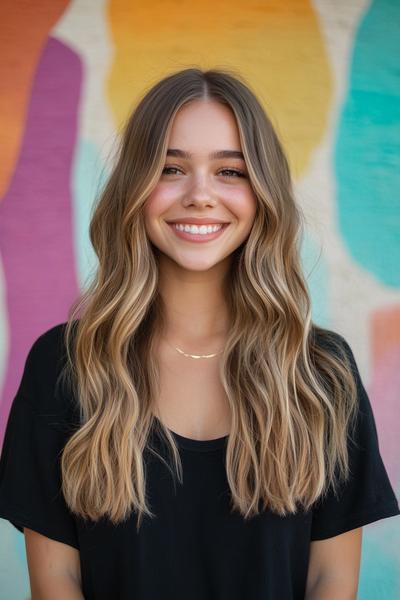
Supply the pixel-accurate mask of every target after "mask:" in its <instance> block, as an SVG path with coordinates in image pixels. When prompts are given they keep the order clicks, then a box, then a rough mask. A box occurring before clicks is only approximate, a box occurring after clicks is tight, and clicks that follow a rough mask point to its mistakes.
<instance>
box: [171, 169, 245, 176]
mask: <svg viewBox="0 0 400 600" xmlns="http://www.w3.org/2000/svg"><path fill="white" fill-rule="evenodd" d="M167 169H175V170H176V171H180V169H179V168H178V167H164V168H163V170H162V172H163V174H164V175H171V173H164V172H165V171H166V170H167ZM221 171H229V172H231V173H235V174H236V175H237V176H238V177H246V175H245V173H243V171H239V170H238V169H221ZM221 171H220V172H221ZM223 177H232V176H231V175H229V176H227V175H223Z"/></svg>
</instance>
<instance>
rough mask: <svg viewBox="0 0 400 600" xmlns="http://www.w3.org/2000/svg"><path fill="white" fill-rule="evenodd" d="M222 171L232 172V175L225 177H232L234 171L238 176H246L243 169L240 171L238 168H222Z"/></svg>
mask: <svg viewBox="0 0 400 600" xmlns="http://www.w3.org/2000/svg"><path fill="white" fill-rule="evenodd" d="M220 173H231V175H223V177H232V173H233V174H234V176H236V177H246V175H245V174H244V173H243V171H239V170H237V169H222V170H221V171H220Z"/></svg>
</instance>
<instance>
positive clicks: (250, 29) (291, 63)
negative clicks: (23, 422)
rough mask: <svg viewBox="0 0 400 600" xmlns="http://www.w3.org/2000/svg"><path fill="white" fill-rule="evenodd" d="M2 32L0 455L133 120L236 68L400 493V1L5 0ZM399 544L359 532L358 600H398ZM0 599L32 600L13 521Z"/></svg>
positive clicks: (77, 275)
mask: <svg viewBox="0 0 400 600" xmlns="http://www.w3.org/2000/svg"><path fill="white" fill-rule="evenodd" d="M0 20H1V22H2V23H3V30H4V34H3V35H2V36H1V38H0V45H1V59H0V69H1V73H0V81H1V82H2V86H3V88H4V90H3V91H4V93H3V94H2V95H0V108H1V110H0V120H1V126H0V131H1V132H2V136H3V141H2V144H1V152H2V160H1V161H0V190H1V203H0V252H1V263H0V264H1V268H2V272H1V273H2V277H1V278H0V286H1V292H2V293H1V295H0V298H1V301H0V323H1V332H2V333H1V336H0V444H1V439H2V437H3V433H4V427H5V423H6V419H7V415H8V412H9V409H10V404H11V401H12V399H13V396H14V394H15V392H16V389H17V386H18V383H19V380H20V377H21V374H22V368H23V364H24V360H25V357H26V354H27V351H28V349H29V347H30V345H31V343H32V341H33V340H34V338H36V337H37V336H38V335H39V334H40V333H42V332H43V331H44V330H46V329H48V328H50V327H51V326H52V325H55V324H57V323H60V322H62V321H64V320H65V319H66V316H67V311H68V308H69V306H70V304H71V303H72V301H73V300H74V299H75V298H76V296H77V294H78V292H79V289H80V288H81V286H83V284H84V282H85V280H86V278H87V277H88V275H89V273H90V271H91V270H92V269H93V268H94V266H95V257H94V254H93V251H92V248H91V246H90V243H89V239H88V224H89V214H90V209H91V206H92V203H93V200H94V198H95V196H96V193H97V190H98V189H99V187H100V185H101V183H102V181H103V180H104V177H106V176H107V169H108V167H109V164H110V163H109V162H108V159H109V157H110V156H111V155H112V151H113V148H114V147H115V146H114V145H115V142H116V139H117V136H118V131H119V129H120V127H121V125H122V123H123V121H124V119H125V117H126V116H127V113H128V111H129V110H130V109H131V108H132V107H133V105H134V104H135V102H136V101H137V99H138V97H139V95H141V94H142V93H143V92H144V91H145V89H146V88H148V87H149V86H151V85H152V84H153V83H154V82H155V81H156V80H157V79H159V78H160V77H162V76H164V75H166V74H167V73H168V72H172V71H176V70H178V69H180V68H184V67H187V66H200V67H222V68H224V67H228V68H231V69H235V70H237V71H238V72H239V73H241V74H242V75H243V76H244V77H245V78H246V79H247V81H248V82H249V83H250V84H251V86H252V87H253V89H254V90H255V91H256V93H257V94H258V96H259V97H260V98H261V99H262V101H263V103H264V106H265V108H266V110H267V111H268V112H269V114H270V116H271V118H272V120H273V122H274V123H275V125H276V127H277V129H278V131H279V134H280V136H281V138H282V141H283V143H284V145H285V147H286V150H287V152H288V155H289V160H290V164H291V167H292V171H293V176H294V181H295V189H296V194H297V198H298V201H299V203H300V204H301V206H302V208H303V210H304V213H305V216H306V220H307V230H306V232H305V238H304V244H303V248H302V259H303V264H304V268H305V272H306V274H307V276H308V281H309V286H310V289H311V292H312V298H313V315H314V320H315V321H316V322H317V323H319V324H321V325H323V326H327V327H330V328H332V329H335V330H336V331H338V332H339V333H342V334H343V335H344V336H345V337H346V339H347V340H348V341H349V343H350V345H351V346H352V348H353V350H354V353H355V356H356V358H357V362H358V364H359V367H360V371H361V374H362V378H363V380H364V383H365V386H366V388H367V391H368V393H369V396H370V399H371V403H372V405H373V409H374V413H375V417H376V422H377V429H378V435H379V440H380V449H381V454H382V456H383V459H384V462H385V465H386V466H387V470H388V474H389V477H390V479H391V482H392V484H393V487H394V488H395V491H396V493H397V495H399V492H400V460H399V455H400V453H399V445H398V441H397V440H398V439H399V437H400V436H399V433H400V431H399V429H400V419H399V401H400V391H399V390H400V368H399V366H400V204H399V199H398V195H399V187H400V186H399V183H400V181H399V179H400V168H399V166H400V165H399V162H400V148H399V146H400V97H399V96H400V72H399V69H398V58H397V57H398V55H399V40H400V3H399V2H397V0H373V1H372V2H367V0H352V1H351V2H348V0H335V2H331V1H328V0H314V1H313V2H310V1H309V0H286V1H285V2H280V1H278V0H259V1H258V2H244V1H242V2H241V1H239V0H212V1H211V0H202V1H201V2H193V1H189V0H180V1H179V2H178V1H177V0H151V1H150V2H144V1H140V0H138V1H136V2H132V1H131V0H108V1H106V0H75V1H68V0H37V1H35V2H22V1H21V0H3V2H2V3H1V5H0ZM4 24H5V27H4ZM399 533H400V521H399V520H398V519H394V520H393V519H392V520H390V521H389V520H383V521H380V522H377V523H373V524H371V525H368V526H366V527H365V528H364V536H363V558H362V565H361V575H360V591H359V598H360V599H361V600H375V599H376V598H385V599H386V600H390V599H393V600H394V599H395V598H400V580H399V577H400V576H399V573H400V554H399V552H398V540H399ZM396 546H397V551H396ZM0 590H2V591H1V592H0V597H1V598H13V600H19V599H24V598H27V597H29V584H28V574H27V567H26V557H25V550H24V541H23V536H22V535H21V534H20V533H18V532H17V531H16V530H14V529H13V527H12V526H11V525H9V524H8V523H7V522H6V521H3V520H0Z"/></svg>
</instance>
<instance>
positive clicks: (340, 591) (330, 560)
mask: <svg viewBox="0 0 400 600" xmlns="http://www.w3.org/2000/svg"><path fill="white" fill-rule="evenodd" d="M361 542H362V527H359V528H358V529H353V530H352V531H347V532H346V533H342V534H341V535H336V536H335V537H332V538H328V539H325V540H318V541H314V542H311V544H310V560H309V566H308V575H307V585H306V595H305V600H337V598H340V599H341V600H357V590H358V578H359V572H360V561H361Z"/></svg>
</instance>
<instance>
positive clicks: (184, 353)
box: [164, 338, 223, 358]
mask: <svg viewBox="0 0 400 600" xmlns="http://www.w3.org/2000/svg"><path fill="white" fill-rule="evenodd" d="M164 339H165V338H164ZM165 341H166V342H167V344H168V345H169V346H171V348H174V349H175V350H177V351H178V352H179V353H180V354H183V356H187V357H188V358H213V356H217V355H218V354H221V352H223V350H220V351H219V352H215V353H214V354H189V353H187V352H184V351H183V350H181V349H180V348H178V346H173V345H172V344H170V343H169V342H168V341H167V340H165Z"/></svg>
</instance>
